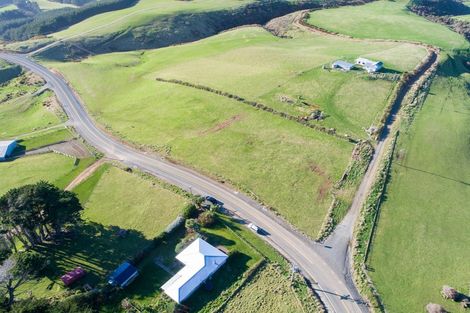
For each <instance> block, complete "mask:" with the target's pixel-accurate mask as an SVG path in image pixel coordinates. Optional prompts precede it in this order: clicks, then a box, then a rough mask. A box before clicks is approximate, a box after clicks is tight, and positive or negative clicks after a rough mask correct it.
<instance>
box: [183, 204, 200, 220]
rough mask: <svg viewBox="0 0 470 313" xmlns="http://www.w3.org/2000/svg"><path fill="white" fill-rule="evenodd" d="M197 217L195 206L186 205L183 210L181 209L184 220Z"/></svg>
mask: <svg viewBox="0 0 470 313" xmlns="http://www.w3.org/2000/svg"><path fill="white" fill-rule="evenodd" d="M197 215H198V210H197V208H196V205H194V204H193V203H191V204H188V205H187V206H186V207H185V208H184V209H183V217H184V219H186V220H187V219H189V218H195V217H197Z"/></svg>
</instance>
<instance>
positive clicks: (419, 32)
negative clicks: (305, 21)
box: [309, 0, 469, 49]
mask: <svg viewBox="0 0 470 313" xmlns="http://www.w3.org/2000/svg"><path fill="white" fill-rule="evenodd" d="M407 3H408V1H405V0H400V1H384V0H381V1H374V2H371V3H368V4H365V5H360V6H349V7H342V8H335V9H328V10H318V11H314V12H312V13H311V14H310V19H309V23H311V24H312V25H315V26H319V27H321V28H324V29H327V30H330V31H334V32H338V33H342V34H346V35H350V36H353V37H357V38H375V39H397V40H411V41H419V42H423V43H427V44H432V45H435V46H438V47H441V48H444V49H454V48H455V49H457V48H466V47H469V45H468V42H466V41H465V39H464V38H463V37H462V36H460V35H459V34H457V33H454V32H453V31H451V30H450V29H448V28H447V27H445V26H443V25H440V24H437V23H433V22H430V21H428V20H426V19H425V18H424V17H420V16H418V15H416V14H414V13H412V12H410V11H408V10H407V8H406V4H407Z"/></svg>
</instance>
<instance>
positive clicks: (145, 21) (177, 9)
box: [52, 0, 254, 39]
mask: <svg viewBox="0 0 470 313" xmlns="http://www.w3.org/2000/svg"><path fill="white" fill-rule="evenodd" d="M252 2H254V1H253V0H241V1H240V0H226V1H223V2H221V1H218V0H206V1H200V0H198V1H173V0H142V1H139V2H138V3H137V4H136V5H134V6H132V7H130V8H127V9H124V10H118V11H113V12H107V13H103V14H99V15H96V16H93V17H91V18H88V19H86V20H84V21H82V22H80V23H77V24H75V25H73V26H71V27H69V28H68V29H66V30H63V31H61V32H58V33H55V34H52V37H54V38H55V39H62V38H68V37H71V36H77V35H81V34H84V33H88V32H89V31H90V30H94V31H93V32H92V33H90V36H100V35H106V34H110V33H117V32H122V31H125V30H128V29H130V28H136V27H139V26H144V25H149V24H152V23H153V22H156V21H157V20H158V18H160V17H163V16H170V15H175V14H177V13H189V12H190V13H192V14H194V13H198V12H204V11H213V10H219V9H230V8H236V7H240V6H242V5H244V4H248V3H252ZM103 26H105V27H103ZM154 26H155V25H154Z"/></svg>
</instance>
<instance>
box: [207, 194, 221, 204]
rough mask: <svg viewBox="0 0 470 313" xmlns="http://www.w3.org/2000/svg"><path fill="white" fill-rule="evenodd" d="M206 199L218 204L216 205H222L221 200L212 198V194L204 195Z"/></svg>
mask: <svg viewBox="0 0 470 313" xmlns="http://www.w3.org/2000/svg"><path fill="white" fill-rule="evenodd" d="M206 201H209V202H210V203H212V204H214V205H218V206H222V205H224V203H223V202H222V201H220V200H217V199H216V198H214V197H212V196H206Z"/></svg>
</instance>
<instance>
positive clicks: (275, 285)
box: [223, 265, 305, 313]
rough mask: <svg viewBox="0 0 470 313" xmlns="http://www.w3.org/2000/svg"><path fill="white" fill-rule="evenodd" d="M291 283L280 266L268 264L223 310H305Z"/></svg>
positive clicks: (245, 312)
mask: <svg viewBox="0 0 470 313" xmlns="http://www.w3.org/2000/svg"><path fill="white" fill-rule="evenodd" d="M291 284H292V283H291V282H290V281H289V279H288V278H287V277H286V275H285V274H282V273H281V272H280V270H279V269H278V268H276V267H273V266H272V265H268V266H267V267H265V268H264V269H262V270H261V271H260V272H259V273H258V274H257V275H256V276H255V277H254V278H253V280H252V281H250V282H249V283H248V284H247V285H246V286H245V287H243V288H242V290H241V291H240V293H238V294H237V295H236V296H235V297H234V298H233V300H231V301H230V302H229V304H228V305H227V307H226V308H225V309H224V310H223V312H243V313H249V312H259V313H269V312H279V313H294V312H299V313H300V312H305V311H304V308H303V306H302V303H301V302H300V300H299V299H298V298H297V295H296V293H295V291H294V289H293V287H292V285H291Z"/></svg>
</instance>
